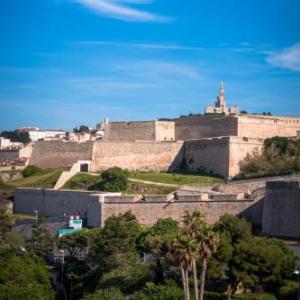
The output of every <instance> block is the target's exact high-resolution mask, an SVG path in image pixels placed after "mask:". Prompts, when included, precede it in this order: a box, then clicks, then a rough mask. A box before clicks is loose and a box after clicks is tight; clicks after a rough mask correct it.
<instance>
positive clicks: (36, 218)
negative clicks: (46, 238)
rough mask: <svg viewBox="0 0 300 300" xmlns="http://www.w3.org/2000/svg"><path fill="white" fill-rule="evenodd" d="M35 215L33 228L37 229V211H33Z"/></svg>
mask: <svg viewBox="0 0 300 300" xmlns="http://www.w3.org/2000/svg"><path fill="white" fill-rule="evenodd" d="M33 212H34V213H35V227H36V228H37V223H38V211H37V209H36V210H34V211H33Z"/></svg>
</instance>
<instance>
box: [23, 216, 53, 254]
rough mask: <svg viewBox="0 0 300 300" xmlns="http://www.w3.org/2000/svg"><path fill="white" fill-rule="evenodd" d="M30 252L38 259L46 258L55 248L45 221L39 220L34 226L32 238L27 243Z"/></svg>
mask: <svg viewBox="0 0 300 300" xmlns="http://www.w3.org/2000/svg"><path fill="white" fill-rule="evenodd" d="M27 248H28V249H29V251H30V252H31V253H33V254H35V255H37V256H38V257H41V258H45V257H46V256H47V255H48V254H49V253H50V252H51V251H52V250H53V248H54V239H53V237H52V236H51V234H50V232H49V230H48V228H47V226H46V225H45V224H43V219H42V218H38V220H37V223H36V224H35V225H33V226H32V232H31V238H30V239H28V241H27Z"/></svg>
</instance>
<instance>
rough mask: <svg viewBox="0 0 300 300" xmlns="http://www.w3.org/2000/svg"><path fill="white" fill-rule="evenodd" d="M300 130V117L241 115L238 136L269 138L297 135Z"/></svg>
mask: <svg viewBox="0 0 300 300" xmlns="http://www.w3.org/2000/svg"><path fill="white" fill-rule="evenodd" d="M299 130H300V118H299V117H298V118H296V117H294V118H293V117H281V116H256V115H240V116H239V117H238V136H241V137H252V138H262V139H265V138H269V137H273V136H286V137H296V136H297V131H299Z"/></svg>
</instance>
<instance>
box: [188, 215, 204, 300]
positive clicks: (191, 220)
mask: <svg viewBox="0 0 300 300" xmlns="http://www.w3.org/2000/svg"><path fill="white" fill-rule="evenodd" d="M203 224H204V219H203V216H202V215H201V213H200V212H197V211H194V212H192V213H190V212H188V211H186V213H185V215H184V217H183V225H184V232H185V233H186V234H187V235H188V236H189V237H190V238H193V239H195V240H196V241H197V245H196V249H195V250H196V251H195V252H194V253H192V254H193V255H192V269H193V280H194V290H195V300H198V299H199V292H198V277H197V263H196V262H197V259H198V257H199V243H198V236H199V233H200V230H201V227H202V226H203Z"/></svg>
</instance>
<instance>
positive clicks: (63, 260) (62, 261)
mask: <svg viewBox="0 0 300 300" xmlns="http://www.w3.org/2000/svg"><path fill="white" fill-rule="evenodd" d="M59 252H60V253H61V255H62V258H61V282H63V278H64V262H65V250H63V249H61V250H59Z"/></svg>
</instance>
